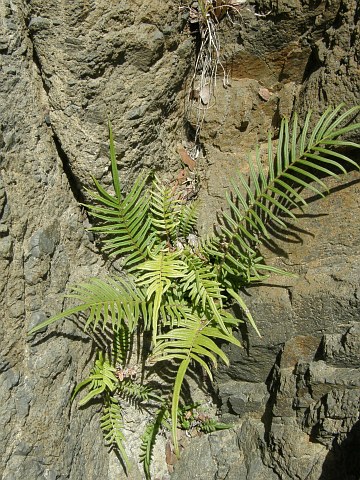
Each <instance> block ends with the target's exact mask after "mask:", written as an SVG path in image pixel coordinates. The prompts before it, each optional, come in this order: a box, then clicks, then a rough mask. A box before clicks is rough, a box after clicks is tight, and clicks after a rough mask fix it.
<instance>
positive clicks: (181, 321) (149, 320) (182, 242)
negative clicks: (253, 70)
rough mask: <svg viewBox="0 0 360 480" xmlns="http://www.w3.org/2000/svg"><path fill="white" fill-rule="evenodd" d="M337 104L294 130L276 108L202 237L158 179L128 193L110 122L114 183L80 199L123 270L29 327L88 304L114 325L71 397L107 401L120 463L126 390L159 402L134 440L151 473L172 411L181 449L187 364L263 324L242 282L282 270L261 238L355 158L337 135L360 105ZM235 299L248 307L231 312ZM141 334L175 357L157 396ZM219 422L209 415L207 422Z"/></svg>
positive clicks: (102, 326) (191, 212)
mask: <svg viewBox="0 0 360 480" xmlns="http://www.w3.org/2000/svg"><path fill="white" fill-rule="evenodd" d="M341 108H342V105H340V106H338V107H336V108H329V109H327V110H326V111H325V112H324V114H323V115H322V116H321V117H320V119H319V120H318V121H317V123H316V125H315V126H314V127H313V129H312V130H311V131H310V123H311V112H309V114H308V115H307V116H306V119H305V121H304V125H303V127H302V129H301V130H300V128H299V121H298V118H297V116H296V115H294V117H293V119H292V121H291V122H290V121H289V120H287V119H283V120H282V122H281V126H280V130H279V136H278V140H277V147H276V148H274V147H273V141H272V138H271V136H270V135H269V139H268V148H267V156H268V161H267V163H266V165H263V162H262V158H261V155H260V151H259V149H256V151H255V158H254V159H251V158H249V167H250V168H249V170H250V179H249V180H248V179H246V178H245V177H244V176H243V175H241V174H240V173H239V175H238V181H237V182H233V184H232V190H231V192H230V193H229V194H228V196H227V203H228V210H227V211H224V212H223V213H222V218H221V222H220V224H219V225H218V227H217V228H216V229H215V231H214V233H213V234H212V235H208V236H207V237H205V238H198V237H197V235H196V219H197V210H196V206H195V205H196V203H194V204H187V203H184V202H183V201H182V200H181V197H180V196H178V195H177V193H176V191H173V190H172V189H171V188H169V187H166V186H164V185H162V184H161V182H160V181H159V180H158V179H157V178H155V179H154V181H153V182H152V187H151V188H150V189H147V188H146V185H147V178H146V177H145V176H140V177H139V178H138V179H136V180H135V182H134V185H133V187H132V188H131V190H130V191H129V192H128V193H125V192H124V190H123V189H122V187H121V185H120V180H119V175H118V170H117V163H116V155H115V148H114V140H113V134H112V130H111V127H110V126H109V135H110V159H111V171H112V179H113V187H114V193H113V194H110V193H108V192H107V191H106V190H105V189H104V188H103V187H102V186H101V185H100V184H99V183H98V182H97V181H96V180H95V179H94V183H95V187H96V192H91V193H90V195H91V198H92V200H93V201H94V203H93V204H91V205H87V208H88V209H89V212H90V214H91V215H92V216H93V217H94V218H95V219H97V220H98V224H97V225H96V226H94V227H92V228H91V229H92V230H93V231H95V232H97V233H99V234H100V235H102V238H103V250H104V252H106V253H108V254H109V255H110V256H116V257H119V256H120V257H121V258H122V259H123V269H124V276H121V277H119V276H108V277H107V278H105V279H100V278H92V279H89V280H87V281H86V282H84V283H80V284H79V285H77V286H74V287H72V288H71V289H70V292H69V294H68V297H69V298H70V299H72V301H75V302H76V305H75V306H73V307H70V308H69V309H67V310H65V311H63V312H61V313H59V314H57V315H55V316H53V317H51V318H49V319H48V320H46V321H44V322H42V323H41V324H39V325H37V326H36V327H34V328H33V329H32V330H31V332H30V333H32V334H33V333H35V332H37V331H38V330H40V329H42V328H43V327H45V326H47V325H50V324H52V323H54V322H56V321H57V320H59V319H61V318H66V317H71V316H72V315H74V314H82V315H85V317H86V322H85V326H84V329H85V330H86V329H88V328H90V327H91V328H92V330H95V331H96V332H98V333H100V334H101V333H103V334H105V333H106V334H107V335H108V333H109V332H110V336H112V337H113V340H112V342H110V343H111V344H110V346H109V347H108V349H107V351H103V352H99V354H98V356H97V358H96V361H95V365H94V367H93V369H92V370H91V372H90V374H89V376H88V377H87V378H86V379H85V380H83V381H82V382H80V383H79V385H78V386H77V387H76V388H75V390H74V395H73V396H76V395H77V394H78V393H79V392H80V391H82V390H83V389H87V393H86V395H85V396H84V397H83V398H82V399H81V400H80V402H79V404H80V405H85V404H87V403H88V402H90V401H97V400H98V401H100V402H102V404H103V416H102V417H101V420H100V424H101V428H102V430H103V433H104V437H105V442H106V443H107V444H108V445H110V446H111V447H112V448H114V449H116V450H117V451H118V453H119V455H120V456H121V458H122V460H123V462H124V464H125V466H126V465H128V460H127V456H126V452H125V446H124V442H125V439H124V436H123V432H122V428H123V419H122V402H123V401H124V400H125V401H129V399H132V401H133V402H134V403H135V404H136V405H137V406H138V407H139V408H141V407H142V406H146V408H150V409H153V410H155V411H156V412H157V413H155V416H154V421H153V422H151V423H150V424H149V426H148V427H147V429H146V432H145V434H144V437H143V445H142V449H141V460H142V462H143V464H144V470H145V475H146V477H147V478H149V477H150V461H151V455H152V446H153V444H154V442H155V436H156V434H157V433H158V432H159V431H161V425H164V424H166V425H169V422H170V429H171V434H172V441H173V446H174V451H175V453H176V454H178V453H179V446H178V438H177V429H178V427H179V418H180V424H181V411H182V410H181V408H180V410H179V405H180V400H181V396H182V386H183V383H184V379H185V377H186V375H187V372H188V370H189V368H191V367H192V366H193V365H194V364H195V365H196V364H197V365H198V366H199V367H201V368H203V369H204V371H205V372H206V373H207V374H208V376H209V378H210V379H212V369H213V368H216V365H217V362H218V360H219V359H220V360H221V361H223V362H224V363H225V364H228V363H229V361H228V358H227V356H226V355H225V353H224V352H223V350H222V349H221V348H220V347H219V342H222V343H223V342H227V343H231V344H233V345H236V346H240V342H239V340H238V339H237V338H236V337H235V336H234V330H236V329H237V327H238V326H239V323H240V322H242V321H244V320H245V321H246V320H247V321H249V322H250V324H251V325H252V326H253V327H254V329H255V331H256V332H257V333H258V334H259V335H260V332H259V331H258V329H257V327H256V324H255V321H254V319H253V317H252V315H251V312H250V311H249V310H248V308H247V306H246V304H245V302H244V299H243V298H242V296H241V294H240V291H239V290H240V288H241V287H245V286H247V285H249V284H251V283H253V282H258V281H262V280H263V279H264V278H267V276H268V275H269V274H271V273H277V274H286V272H283V271H282V270H279V269H277V268H274V267H272V266H269V265H267V264H266V263H265V261H264V259H263V257H262V256H261V254H260V253H259V246H260V245H261V243H262V242H263V241H264V239H266V238H268V237H269V236H270V231H271V228H273V226H274V225H278V226H279V227H281V228H282V229H284V228H285V229H286V228H287V222H286V219H287V218H292V219H294V218H295V213H294V211H293V210H294V208H298V207H300V208H302V207H303V206H304V205H306V199H305V195H304V191H305V190H306V189H308V190H310V191H311V192H314V193H316V194H318V195H320V196H324V192H326V190H327V189H326V183H325V182H324V181H323V180H322V177H323V176H324V175H325V176H331V177H335V178H338V173H346V171H347V170H346V167H351V168H354V167H355V168H358V165H357V163H356V162H355V161H354V160H353V159H351V158H350V157H349V156H348V155H347V154H346V153H344V149H353V148H359V147H360V145H359V144H357V143H355V142H351V141H347V140H342V139H341V136H342V135H344V134H349V133H351V132H355V131H357V130H359V129H360V124H359V123H356V122H354V119H355V117H356V115H357V114H358V112H359V110H360V107H358V106H357V107H353V108H351V109H349V110H346V111H345V112H343V113H341ZM270 227H271V228H270ZM234 302H235V303H237V304H238V305H239V306H240V308H241V310H242V312H243V318H236V317H234V315H233V314H232V313H231V312H230V311H229V307H231V306H232V304H233V303H234ZM139 334H140V335H143V338H144V340H143V342H142V344H143V353H142V355H143V357H146V358H147V359H145V360H146V361H145V360H144V362H143V364H144V365H147V364H149V365H157V364H159V363H161V362H170V363H171V364H172V365H174V366H175V374H174V378H173V387H172V389H171V392H170V395H169V396H165V397H164V396H162V397H161V396H160V395H158V394H157V392H156V391H153V390H152V389H151V388H150V386H149V385H146V384H145V383H144V381H143V379H144V377H145V375H144V372H142V375H141V380H140V381H138V380H137V373H136V369H134V367H133V366H132V364H131V362H132V355H131V345H132V344H133V340H134V337H135V335H139ZM149 335H150V338H151V341H150V344H149V341H148V340H147V339H148V337H149ZM138 353H139V352H138ZM179 412H180V413H179ZM168 418H169V421H168ZM214 428H215V426H214V424H213V423H212V422H211V421H208V423H206V424H204V428H203V430H204V431H212V430H213V429H214Z"/></svg>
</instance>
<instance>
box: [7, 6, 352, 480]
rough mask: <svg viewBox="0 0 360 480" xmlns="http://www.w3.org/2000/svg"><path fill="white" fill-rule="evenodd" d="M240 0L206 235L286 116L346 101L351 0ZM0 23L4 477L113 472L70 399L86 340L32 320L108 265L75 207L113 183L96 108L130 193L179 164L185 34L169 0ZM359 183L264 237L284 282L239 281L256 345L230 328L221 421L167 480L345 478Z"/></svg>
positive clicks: (207, 200) (226, 44)
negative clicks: (255, 153) (234, 183)
mask: <svg viewBox="0 0 360 480" xmlns="http://www.w3.org/2000/svg"><path fill="white" fill-rule="evenodd" d="M239 3H240V4H241V8H240V10H239V15H238V16H237V18H236V19H235V21H233V22H232V23H231V22H230V23H229V22H226V21H224V22H223V28H222V29H221V32H220V35H221V37H220V38H221V46H222V55H223V63H224V65H225V66H226V68H227V70H228V71H229V73H230V76H229V80H230V82H229V83H230V84H229V85H228V86H227V88H226V89H224V88H223V87H222V86H221V81H219V82H218V87H217V90H216V97H215V99H214V105H212V107H211V108H210V109H209V110H208V111H207V113H206V117H205V121H204V123H203V126H202V130H201V141H202V147H203V148H202V153H201V155H200V156H199V158H198V160H197V167H196V171H197V178H198V179H199V180H198V187H197V188H199V189H200V192H199V195H200V198H201V200H202V205H203V208H202V213H201V218H200V222H199V230H200V231H201V232H204V231H207V230H209V229H210V228H211V225H212V224H213V222H214V219H215V211H216V209H218V208H219V205H221V204H222V202H223V198H224V192H225V189H226V188H227V187H228V185H229V178H231V177H232V176H233V175H234V172H235V171H236V169H238V168H243V167H242V166H243V165H244V160H245V158H246V152H247V150H248V149H249V148H251V147H252V146H253V145H254V143H255V142H260V143H261V142H263V141H264V140H265V138H266V131H267V130H268V128H270V127H274V128H276V126H277V125H278V121H279V118H280V116H281V115H284V114H285V115H290V114H291V112H292V111H293V109H294V108H296V109H297V110H298V111H299V113H300V114H303V112H304V111H306V110H307V109H308V108H309V107H312V108H313V109H314V110H315V111H321V110H323V109H324V107H325V106H326V105H328V104H334V103H336V104H337V103H339V102H340V101H344V102H346V103H347V105H349V106H350V105H354V104H358V103H359V102H360V81H359V78H360V77H359V73H360V69H359V56H360V24H359V18H360V6H359V4H358V2H357V1H356V0H333V1H331V2H330V1H329V2H308V1H305V0H278V1H276V2H274V1H271V0H248V1H246V2H239ZM0 18H1V30H0V55H1V63H0V67H1V69H0V75H1V82H0V95H1V102H0V162H1V163H0V167H1V170H0V215H1V222H0V263H1V270H2V275H1V279H0V290H1V307H2V312H3V320H2V322H1V326H2V328H1V358H0V373H1V376H0V399H1V402H0V409H1V414H0V421H1V427H2V428H1V430H0V438H1V445H2V446H3V448H2V454H1V460H0V476H1V477H2V478H3V479H4V480H12V479H14V480H15V479H16V480H17V479H19V478H26V479H29V480H37V479H39V480H40V479H48V480H49V479H51V480H57V479H71V480H80V479H81V480H82V479H86V480H91V479H95V478H98V477H102V478H105V479H109V480H110V479H112V478H115V476H116V475H117V478H121V475H122V474H121V473H120V472H121V469H118V467H117V463H116V459H113V458H112V457H111V456H110V457H109V456H108V453H107V451H106V449H105V448H104V447H103V441H102V438H101V432H100V430H99V428H98V418H97V414H96V407H94V408H87V409H84V410H76V409H75V408H71V406H70V403H69V399H70V395H71V391H72V388H73V386H74V384H75V382H76V381H78V380H79V379H80V378H81V376H82V374H83V372H84V371H87V370H86V369H87V368H88V367H87V364H88V362H89V360H90V358H91V357H92V355H93V351H92V345H91V344H90V343H89V342H88V340H87V338H86V337H85V336H83V335H82V334H81V330H79V329H77V328H76V326H75V325H73V324H72V323H70V322H64V323H61V324H59V325H56V326H54V327H51V328H49V329H48V330H47V331H46V332H43V333H40V334H37V335H35V336H34V337H28V336H27V331H28V330H29V328H31V327H32V326H34V325H35V324H37V323H39V322H40V321H42V320H43V319H45V318H46V317H47V316H48V315H51V314H53V313H55V312H57V311H59V310H60V309H61V308H62V303H63V299H62V294H63V292H64V289H65V287H66V286H67V285H68V284H71V283H73V282H74V281H77V280H80V279H83V278H86V277H87V276H89V275H96V274H98V273H99V272H102V271H105V270H106V268H107V267H106V263H105V260H104V259H103V258H102V257H101V256H100V255H99V253H98V250H97V246H96V244H95V243H94V239H93V238H92V237H91V236H89V234H88V233H87V232H86V226H87V225H88V219H87V217H86V212H84V211H82V209H81V208H80V207H79V203H78V202H79V201H83V200H84V199H85V198H86V190H85V189H86V188H87V187H88V186H89V185H90V183H91V175H94V176H95V177H96V178H97V179H98V180H101V181H102V182H104V183H105V184H106V183H108V182H109V165H108V141H107V128H106V122H107V118H111V121H112V124H113V128H114V131H115V134H116V143H117V150H118V153H119V162H120V163H121V165H122V166H123V170H122V172H121V177H122V181H123V182H125V184H126V185H129V184H131V181H132V178H133V176H134V175H135V174H136V173H137V172H138V171H139V170H142V169H155V170H158V171H159V172H161V174H162V175H166V176H168V177H170V176H172V177H174V176H175V177H176V176H177V175H178V172H179V170H181V169H182V168H183V165H182V163H181V158H180V156H179V154H178V150H177V149H178V144H179V143H182V142H185V143H186V142H190V141H191V136H190V137H189V134H191V131H192V129H193V128H194V124H193V118H194V112H193V111H191V109H190V110H189V105H188V103H187V97H188V92H189V88H190V87H189V83H190V79H191V76H192V74H193V70H192V69H193V65H194V60H195V51H196V38H194V36H192V35H191V34H190V32H189V31H188V29H187V20H188V18H187V11H186V10H182V11H179V4H178V3H177V2H173V1H170V0H162V1H160V0H156V1H155V0H154V1H152V2H145V1H140V0H132V1H126V0H116V1H105V0H73V1H72V2H67V1H61V2H59V1H55V0H46V1H44V0H2V2H1V4H0ZM193 108H196V105H195V107H194V105H193ZM359 178H360V177H359V175H358V174H357V173H355V172H353V173H352V174H351V175H350V176H346V177H345V178H344V179H343V181H342V182H341V183H339V184H336V185H335V184H332V185H331V188H332V190H333V193H332V195H331V196H329V197H328V198H327V199H326V200H323V201H321V202H319V203H317V202H312V203H311V208H310V209H309V211H308V212H305V214H303V216H302V218H301V219H300V221H299V222H298V223H297V224H296V226H294V227H293V229H292V231H291V234H290V235H287V236H286V237H284V236H283V235H281V232H279V233H278V237H277V238H275V239H274V241H273V242H272V243H269V244H268V251H267V252H266V256H267V258H268V259H269V261H270V262H275V263H278V264H280V265H282V266H285V267H286V268H288V269H289V270H291V271H293V272H294V273H296V274H297V275H298V276H297V277H296V278H293V279H291V280H289V279H287V280H286V281H285V280H284V279H282V280H281V281H280V280H276V279H272V280H271V281H270V282H269V284H267V285H262V286H260V287H257V288H253V289H251V290H250V291H248V292H246V294H247V295H248V303H249V306H250V308H252V311H253V314H254V316H255V318H256V320H257V323H258V326H259V328H260V330H261V332H262V334H263V336H262V339H258V338H256V337H255V336H254V335H253V334H252V332H251V331H248V330H247V329H244V331H243V332H242V337H243V342H244V346H245V348H244V349H243V350H242V351H240V352H239V351H238V350H236V351H235V350H234V349H233V350H231V351H229V352H228V353H229V355H230V358H231V361H232V363H231V366H230V367H229V368H227V369H226V368H221V369H220V370H219V372H218V377H217V389H218V396H219V399H220V400H219V401H220V403H221V404H222V407H221V408H222V413H223V416H224V418H227V419H228V420H229V421H230V420H231V421H233V422H234V428H233V429H232V430H230V431H226V432H222V433H218V434H212V435H210V436H207V437H201V438H198V439H194V440H193V441H192V443H191V444H190V446H189V448H188V449H187V450H186V452H184V454H183V457H182V459H181V461H180V462H179V463H178V464H177V465H176V466H175V471H174V474H173V477H174V478H175V479H183V478H188V477H189V472H192V475H193V478H199V479H200V478H202V479H204V480H205V479H206V480H208V479H212V478H213V479H225V478H226V479H240V480H241V479H248V480H256V479H259V480H260V479H263V478H269V479H278V478H281V479H294V478H297V479H314V480H315V479H320V478H321V479H323V480H328V479H334V480H335V479H337V478H343V479H358V478H360V467H359V463H358V458H357V456H356V454H355V453H354V452H356V451H358V449H359V435H360V434H359V389H360V379H359V374H358V368H359V363H360V352H359V348H360V347H359V345H360V338H359V323H358V322H359V290H358V288H359V287H358V285H359V277H360V268H359V257H360V251H359V245H360V237H359V228H358V219H359V183H358V182H359ZM314 200H315V199H314ZM164 465H165V460H164ZM158 471H159V472H160V471H163V467H161V466H158ZM139 476H140V474H138V473H136V474H135V473H134V474H133V478H134V479H135V478H138V477H139ZM140 478H141V477H140Z"/></svg>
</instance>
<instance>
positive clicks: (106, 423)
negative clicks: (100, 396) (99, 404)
mask: <svg viewBox="0 0 360 480" xmlns="http://www.w3.org/2000/svg"><path fill="white" fill-rule="evenodd" d="M100 426H101V430H102V432H103V435H104V440H105V443H106V445H107V446H109V447H111V448H115V449H116V450H117V451H118V453H119V454H120V457H121V459H122V461H123V463H124V466H125V468H126V470H128V468H129V460H128V457H127V455H126V451H125V448H124V441H125V437H124V434H123V428H124V424H123V420H122V411H121V406H120V404H119V402H118V400H117V399H116V398H115V397H114V396H112V395H110V394H107V395H105V397H104V406H103V415H102V417H101V419H100Z"/></svg>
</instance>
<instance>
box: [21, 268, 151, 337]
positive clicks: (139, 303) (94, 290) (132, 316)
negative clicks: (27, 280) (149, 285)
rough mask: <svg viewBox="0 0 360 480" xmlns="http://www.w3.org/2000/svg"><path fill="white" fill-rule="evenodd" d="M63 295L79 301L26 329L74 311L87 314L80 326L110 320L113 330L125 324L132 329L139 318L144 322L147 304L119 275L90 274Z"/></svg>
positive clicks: (41, 325) (140, 292)
mask: <svg viewBox="0 0 360 480" xmlns="http://www.w3.org/2000/svg"><path fill="white" fill-rule="evenodd" d="M66 297H68V298H73V299H76V300H77V301H78V302H79V305H77V306H75V307H72V308H69V309H67V310H64V311H63V312H61V313H59V314H57V315H54V316H53V317H50V318H49V319H47V320H45V321H44V322H42V323H40V324H39V325H37V326H36V327H34V328H33V329H32V330H31V331H30V333H34V332H36V331H38V330H40V329H42V328H44V327H46V326H48V325H50V324H52V323H54V322H56V321H57V320H60V319H61V318H66V317H70V316H71V315H74V314H76V313H84V314H85V315H86V314H87V321H86V324H85V327H84V330H86V329H87V328H88V327H89V326H90V325H91V326H92V328H93V330H95V329H96V328H97V327H98V326H99V325H101V326H102V328H103V329H104V328H105V327H106V326H107V325H108V324H110V325H111V327H112V329H113V330H115V331H116V330H118V329H119V328H121V326H122V325H123V324H125V325H127V328H129V330H130V331H133V330H134V328H135V327H136V326H137V324H138V322H139V319H140V318H142V319H143V320H144V323H146V321H147V318H148V306H147V303H146V299H145V297H144V295H143V294H142V291H141V289H140V288H138V287H135V285H133V284H132V283H131V282H130V281H129V280H128V281H125V280H123V279H121V278H120V277H116V278H115V277H114V278H112V277H109V278H107V280H106V281H105V280H102V279H100V278H91V279H89V281H88V282H83V283H80V284H79V285H76V286H74V287H72V288H71V290H70V293H69V294H68V295H66Z"/></svg>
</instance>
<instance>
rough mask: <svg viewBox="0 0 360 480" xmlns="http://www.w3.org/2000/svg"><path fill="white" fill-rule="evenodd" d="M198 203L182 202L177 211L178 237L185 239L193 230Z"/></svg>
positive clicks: (197, 213)
mask: <svg viewBox="0 0 360 480" xmlns="http://www.w3.org/2000/svg"><path fill="white" fill-rule="evenodd" d="M198 206H199V203H198V202H192V203H190V204H188V203H184V204H183V205H182V206H181V209H180V213H179V225H178V229H177V230H178V237H180V238H184V239H186V238H187V237H188V236H189V235H190V234H191V233H193V232H194V230H195V227H196V222H197V219H198V215H199V210H198Z"/></svg>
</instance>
